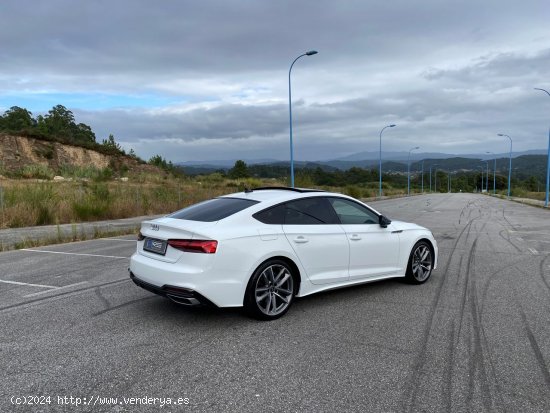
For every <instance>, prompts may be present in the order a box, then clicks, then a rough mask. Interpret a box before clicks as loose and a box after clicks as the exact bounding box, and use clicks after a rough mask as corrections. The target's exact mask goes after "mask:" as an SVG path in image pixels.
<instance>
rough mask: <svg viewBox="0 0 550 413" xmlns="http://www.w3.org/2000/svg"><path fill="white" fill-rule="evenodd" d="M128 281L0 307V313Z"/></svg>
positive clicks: (123, 280) (107, 283) (128, 279)
mask: <svg viewBox="0 0 550 413" xmlns="http://www.w3.org/2000/svg"><path fill="white" fill-rule="evenodd" d="M128 281H130V278H128V277H125V278H123V279H121V280H115V281H109V282H106V283H103V284H100V285H94V286H91V287H85V288H80V289H78V290H74V291H64V292H62V293H59V294H55V295H52V296H48V297H40V298H35V299H34V300H27V301H25V302H23V303H17V304H11V305H7V306H5V307H0V312H4V311H9V310H13V309H21V308H26V307H29V306H32V305H35V304H40V303H42V302H49V301H55V300H58V299H61V298H64V297H67V296H70V295H76V294H79V293H82V292H86V291H88V290H91V289H93V288H97V287H106V286H111V285H115V284H120V283H124V282H128Z"/></svg>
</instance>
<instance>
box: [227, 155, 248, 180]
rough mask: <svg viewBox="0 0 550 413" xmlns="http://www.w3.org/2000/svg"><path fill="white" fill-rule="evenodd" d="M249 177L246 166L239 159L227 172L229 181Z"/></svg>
mask: <svg viewBox="0 0 550 413" xmlns="http://www.w3.org/2000/svg"><path fill="white" fill-rule="evenodd" d="M249 176H250V172H249V171H248V166H246V163H245V162H244V161H241V160H240V159H239V160H238V161H237V162H235V165H234V166H233V168H231V169H230V170H229V177H230V178H231V179H239V178H248V177H249Z"/></svg>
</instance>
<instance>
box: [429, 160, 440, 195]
mask: <svg viewBox="0 0 550 413" xmlns="http://www.w3.org/2000/svg"><path fill="white" fill-rule="evenodd" d="M437 165H439V164H438V163H434V164H433V165H431V166H430V193H431V192H432V168H433V167H434V166H437Z"/></svg>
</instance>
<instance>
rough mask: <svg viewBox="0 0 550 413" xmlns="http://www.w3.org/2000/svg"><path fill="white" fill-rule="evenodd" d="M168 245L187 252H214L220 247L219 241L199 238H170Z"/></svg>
mask: <svg viewBox="0 0 550 413" xmlns="http://www.w3.org/2000/svg"><path fill="white" fill-rule="evenodd" d="M168 245H170V246H171V247H173V248H176V249H178V250H180V251H185V252H199V253H203V254H214V253H216V249H217V248H218V241H212V240H198V239H169V240H168Z"/></svg>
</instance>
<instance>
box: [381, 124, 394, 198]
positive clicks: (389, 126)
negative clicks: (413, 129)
mask: <svg viewBox="0 0 550 413" xmlns="http://www.w3.org/2000/svg"><path fill="white" fill-rule="evenodd" d="M395 126H397V125H394V124H392V125H388V126H384V127H383V128H382V130H381V131H380V149H379V152H378V160H379V171H378V172H379V173H380V182H379V185H378V195H379V196H380V197H382V132H384V129H386V128H393V127H395Z"/></svg>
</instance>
